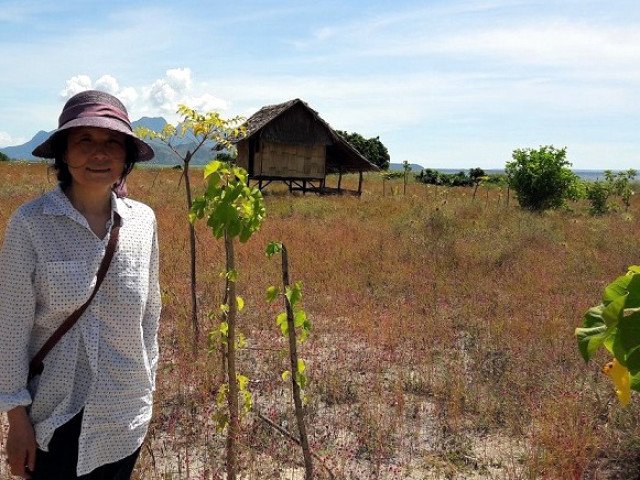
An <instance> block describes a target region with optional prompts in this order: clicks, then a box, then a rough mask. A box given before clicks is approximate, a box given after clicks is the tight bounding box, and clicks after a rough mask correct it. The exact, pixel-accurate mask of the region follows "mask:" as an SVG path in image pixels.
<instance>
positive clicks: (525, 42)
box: [0, 0, 640, 169]
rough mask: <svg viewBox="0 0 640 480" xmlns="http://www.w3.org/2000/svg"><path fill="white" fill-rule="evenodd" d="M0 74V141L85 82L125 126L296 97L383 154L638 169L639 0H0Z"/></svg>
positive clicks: (26, 132) (14, 139)
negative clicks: (551, 154) (548, 151)
mask: <svg viewBox="0 0 640 480" xmlns="http://www.w3.org/2000/svg"><path fill="white" fill-rule="evenodd" d="M0 70H1V71H2V75H0V146H8V145H13V144H20V143H24V142H25V141H27V140H29V139H30V138H31V137H32V136H33V135H34V134H35V133H36V132H37V131H38V130H52V129H54V128H55V127H56V122H57V117H58V115H59V113H60V110H61V108H62V105H63V104H64V101H65V100H66V98H68V97H69V96H70V95H72V94H74V93H76V92H78V91H80V90H82V89H86V88H98V89H103V90H107V91H110V92H111V93H114V94H116V95H117V96H119V97H121V99H122V100H123V101H124V102H125V103H126V105H127V107H128V108H129V112H130V116H131V118H132V119H133V120H135V119H138V118H140V117H141V116H143V115H146V116H159V115H162V116H164V117H165V118H167V119H168V120H171V121H175V120H176V117H175V114H174V112H175V109H176V105H177V104H178V103H187V104H188V105H190V106H192V107H195V108H198V109H202V110H211V109H217V110H219V111H220V112H221V113H222V114H223V115H224V116H229V117H230V116H235V115H243V116H249V115H251V114H252V113H254V112H255V111H256V110H257V109H259V108H260V107H261V106H263V105H267V104H273V103H279V102H282V101H286V100H289V99H292V98H302V99H303V100H305V101H306V102H307V103H308V104H309V105H310V106H311V107H312V108H314V109H315V110H317V111H318V112H319V113H320V115H321V116H322V117H323V118H324V119H325V120H326V121H328V122H329V123H330V124H331V125H332V126H333V127H334V128H338V129H342V130H347V131H355V132H358V133H360V134H362V135H364V136H366V137H372V136H380V139H381V140H382V142H383V143H384V144H385V145H386V146H387V148H388V149H389V152H390V154H391V160H392V162H402V161H403V160H408V161H410V162H412V163H418V164H421V165H424V166H428V167H441V168H442V167H445V168H471V167H476V166H479V167H483V168H502V167H503V166H504V164H505V162H506V161H508V160H509V159H510V157H511V152H512V150H513V149H515V148H527V147H538V146H539V145H546V144H553V145H555V146H556V147H565V146H566V147H567V149H568V159H569V160H570V161H571V162H572V163H573V167H574V168H578V169H589V168H591V169H605V168H611V169H626V168H638V167H640V162H639V160H640V2H638V1H637V0H629V1H627V0H608V1H600V0H598V1H595V0H594V1H591V0H580V1H577V0H575V1H574V0H564V1H561V0H558V1H534V0H521V1H518V0H486V1H482V0H477V1H467V0H448V1H445V0H441V1H424V0H423V1H410V0H396V1H393V2H392V1H375V0H369V1H360V0H352V1H341V2H338V1H332V0H329V1H324V0H322V1H314V2H310V1H304V0H295V1H294V0H279V1H270V0H264V1H256V0H254V1H248V0H247V1H243V0H236V1H233V2H231V1H229V2H217V1H189V0H185V1H180V2H177V1H172V2H164V1H161V0H155V1H148V2H147V1H131V0H129V1H117V0H112V1H109V2H104V1H76V2H73V1H65V0H55V1H49V0H42V1H32V0H19V1H17V0H16V1H2V0H0Z"/></svg>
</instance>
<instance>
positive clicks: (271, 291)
mask: <svg viewBox="0 0 640 480" xmlns="http://www.w3.org/2000/svg"><path fill="white" fill-rule="evenodd" d="M279 294H280V289H279V288H278V287H274V286H271V287H269V288H267V302H273V301H274V300H275V299H276V298H278V295H279Z"/></svg>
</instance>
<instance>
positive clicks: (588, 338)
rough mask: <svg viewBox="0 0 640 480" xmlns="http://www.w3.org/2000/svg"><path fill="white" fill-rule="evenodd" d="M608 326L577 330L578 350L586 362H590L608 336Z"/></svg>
mask: <svg viewBox="0 0 640 480" xmlns="http://www.w3.org/2000/svg"><path fill="white" fill-rule="evenodd" d="M608 334H609V333H608V332H607V326H606V325H605V324H604V323H603V324H602V325H600V326H598V327H591V328H576V337H577V338H578V349H579V350H580V353H581V354H582V358H584V361H585V362H588V361H589V360H590V359H591V357H592V356H593V354H594V353H595V352H596V350H598V348H599V347H600V346H601V345H602V344H603V343H604V341H605V340H606V338H607V336H608Z"/></svg>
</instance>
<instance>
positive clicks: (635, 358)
mask: <svg viewBox="0 0 640 480" xmlns="http://www.w3.org/2000/svg"><path fill="white" fill-rule="evenodd" d="M575 334H576V337H577V338H578V348H579V350H580V353H581V354H582V357H583V358H584V360H585V361H586V362H588V361H589V360H590V359H591V358H592V357H593V355H594V354H595V352H596V351H597V350H598V349H599V348H600V347H604V348H605V349H606V350H607V351H608V352H609V354H610V355H611V356H612V357H613V359H612V360H611V361H609V362H607V363H606V364H605V365H604V366H603V372H604V373H605V374H606V375H607V376H608V377H609V378H611V380H612V381H613V384H614V385H615V389H616V394H617V396H618V400H619V401H620V403H621V404H622V405H627V404H628V403H629V402H630V400H631V390H636V391H640V266H637V265H632V266H630V267H629V271H628V272H627V273H626V275H623V276H621V277H618V278H617V279H616V280H614V281H613V282H612V283H610V284H609V285H607V287H606V288H605V290H604V295H603V297H602V303H601V304H600V305H598V306H595V307H592V308H590V309H589V310H588V311H587V313H585V315H584V320H583V324H582V327H581V328H577V329H576V332H575Z"/></svg>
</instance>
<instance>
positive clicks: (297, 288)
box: [285, 282, 302, 308]
mask: <svg viewBox="0 0 640 480" xmlns="http://www.w3.org/2000/svg"><path fill="white" fill-rule="evenodd" d="M285 296H286V297H287V299H288V300H289V304H290V305H291V308H293V307H294V306H295V305H296V304H297V303H298V302H299V301H300V299H301V298H302V282H296V283H294V284H293V286H288V287H287V288H286V291H285Z"/></svg>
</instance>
